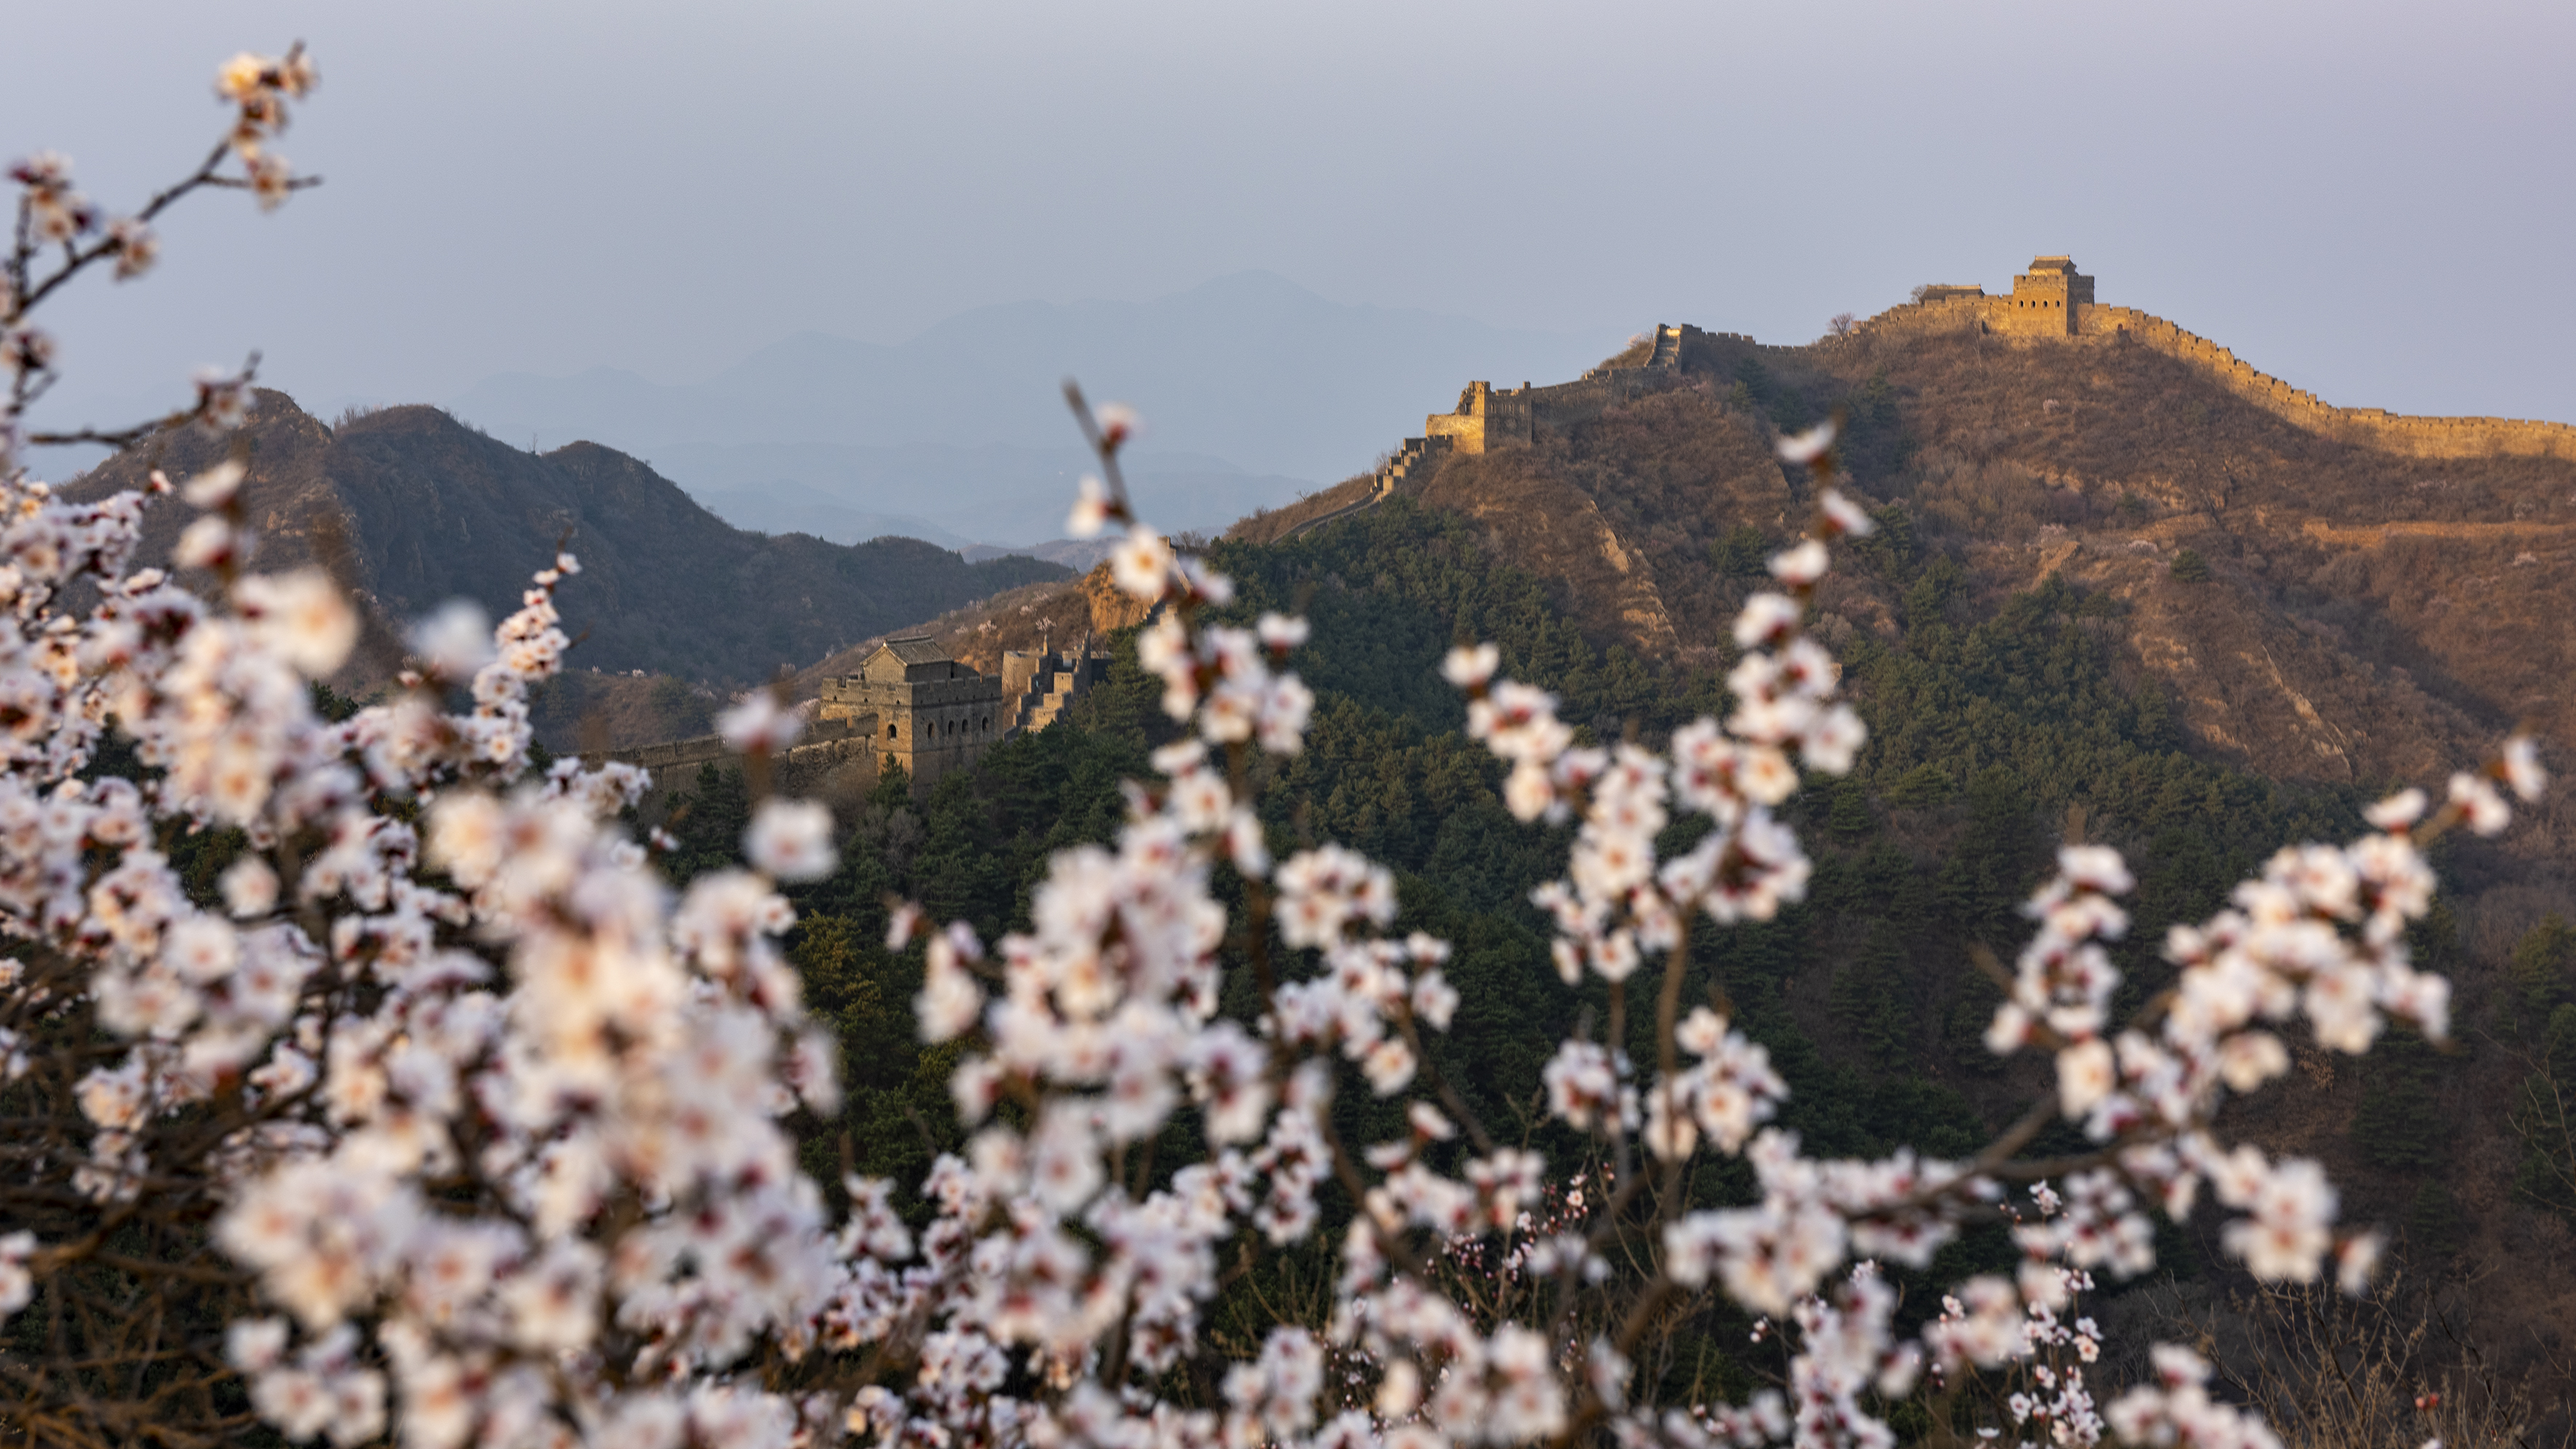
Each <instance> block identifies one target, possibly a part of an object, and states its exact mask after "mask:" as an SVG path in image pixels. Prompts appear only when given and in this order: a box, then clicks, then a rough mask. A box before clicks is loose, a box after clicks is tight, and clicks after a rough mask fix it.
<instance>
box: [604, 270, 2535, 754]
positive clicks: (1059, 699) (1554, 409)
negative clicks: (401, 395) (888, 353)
mask: <svg viewBox="0 0 2576 1449" xmlns="http://www.w3.org/2000/svg"><path fill="white" fill-rule="evenodd" d="M1962 332H1972V333H1976V334H1978V335H1981V336H1989V337H1995V338H1998V339H2001V340H2003V341H2005V342H2007V343H2009V344H2012V345H2017V346H2049V345H2059V346H2064V345H2074V346H2113V347H2120V346H2140V347H2147V348H2150V349H2153V350H2154V351H2156V352H2159V353H2162V354H2164V355H2165V356H2168V357H2172V358H2175V359H2178V360H2180V361H2182V362H2185V363H2188V364H2191V365H2192V366H2194V367H2196V368H2199V369H2200V370H2201V371H2203V372H2204V373H2206V374H2208V375H2209V376H2210V378H2211V379H2212V380H2214V381H2216V382H2217V383H2218V384H2219V385H2220V386H2222V387H2224V388H2226V389H2227V390H2228V391H2229V392H2231V393H2234V394H2235V395H2236V396H2238V397H2241V398H2243V399H2245V400H2247V401H2249V402H2251V403H2254V404H2255V405H2256V406H2258V407H2261V408H2264V409H2265V410H2267V411H2269V412H2271V413H2273V414H2274V415H2276V416H2278V417H2280V418H2282V419H2284V420H2286V421H2288V422H2290V423H2292V424H2295V425H2296V426H2299V427H2302V428H2305V429H2308V430H2309V431H2311V432H2315V433H2318V434H2321V435H2323V436H2327V437H2331V438H2335V439H2337V440H2340V441H2343V442H2347V443H2351V444H2354V445H2356V446H2360V447H2367V448H2373V449H2377V450H2380V451H2384V452H2390V453H2397V454H2401V455H2406V456H2411V457H2423V458H2466V457H2482V456H2489V455H2495V454H2504V455H2508V456H2521V457H2549V458H2561V459H2567V460H2571V461H2576V427H2571V426H2569V425H2568V424H2565V423H2555V422H2544V421H2534V420H2528V419H2522V418H2460V417H2417V416H2410V415H2406V414H2401V413H2391V412H2389V411H2387V410H2386V409H2384V408H2344V407H2336V406H2334V405H2333V404H2331V403H2327V402H2324V401H2322V400H2321V399H2319V398H2318V397H2317V396H2316V395H2315V394H2313V393H2309V392H2306V391H2303V390H2301V389H2299V388H2295V387H2292V386H2290V385H2289V384H2288V383H2286V382H2283V381H2282V380H2281V379H2279V378H2276V377H2272V376H2270V375H2269V374H2266V373H2263V372H2259V371H2257V370H2256V369H2254V368H2253V367H2251V366H2249V365H2248V364H2246V363H2245V362H2244V361H2242V360H2241V359H2239V358H2238V357H2237V356H2236V355H2235V354H2234V353H2233V352H2230V351H2229V350H2228V349H2226V348H2224V347H2221V346H2219V345H2218V344H2217V343H2215V342H2212V341H2210V340H2209V339H2207V338H2205V337H2201V336H2198V335H2197V334H2194V333H2192V332H2189V331H2186V330H2184V329H2183V328H2181V327H2178V326H2176V325H2174V324H2173V323H2171V322H2168V321H2166V320H2165V319H2163V318H2161V317H2157V316H2153V315H2151V314H2149V313H2146V312H2142V311H2139V310H2138V309H2136V308H2134V307H2113V306H2105V305H2103V304H2101V303H2099V302H2096V301H2095V300H2094V279H2093V278H2092V277H2089V276H2086V275H2085V274H2083V273H2082V272H2079V271H2077V270H2076V267H2075V262H2074V259H2073V258H2071V257H2065V256H2043V257H2038V258H2035V259H2033V260H2032V262H2031V264H2030V267H2029V269H2028V270H2027V271H2024V272H2022V273H2020V274H2018V275H2016V276H2015V277H2014V278H2013V282H2012V291H2011V292H2010V293H2009V294H2005V295H1990V294H1989V293H1987V291H1986V290H1985V288H1984V287H1983V286H1980V285H1958V284H1949V283H1935V284H1930V285H1926V286H1923V287H1918V288H1916V289H1915V296H1914V300H1912V301H1910V302H1904V303H1900V304H1898V305H1897V306H1894V307H1891V308H1889V309H1888V310H1886V311H1884V312H1881V313H1879V314H1878V315H1876V316H1874V317H1871V318H1869V319H1868V320H1867V321H1865V322H1861V323H1859V324H1857V325H1856V326H1852V327H1850V328H1849V329H1848V330H1847V331H1843V332H1839V333H1837V334H1836V335H1834V336H1829V337H1826V338H1823V339H1821V340H1820V341H1819V342H1817V343H1814V344H1810V345H1811V346H1815V347H1836V346H1850V345H1854V344H1856V343H1858V342H1862V341H1865V340H1867V339H1872V338H1903V337H1916V336H1929V335H1937V334H1948V333H1962ZM1637 343H1638V345H1637V346H1632V347H1631V348H1630V350H1629V353H1623V354H1622V355H1621V356H1620V357H1619V358H1618V359H1615V360H1613V361H1611V362H1608V363H1605V364H1603V365H1602V366H1600V367H1596V368H1593V369H1592V370H1591V371H1589V372H1586V373H1585V374H1584V375H1583V376H1582V377H1580V378H1578V379H1576V380H1575V381H1573V382H1566V383H1555V384H1550V385H1546V386H1533V385H1532V384H1530V383H1527V382H1524V383H1522V384H1521V385H1520V386H1519V387H1517V388H1497V387H1495V386H1493V385H1492V384H1491V383H1489V382H1483V381H1478V382H1471V383H1469V384H1468V385H1467V386H1466V387H1465V389H1463V390H1462V391H1461V392H1460V393H1459V397H1458V405H1457V406H1456V407H1455V408H1453V409H1452V410H1450V411H1449V412H1445V413H1434V414H1432V415H1430V416H1429V417H1428V418H1426V419H1425V420H1424V423H1423V432H1422V435H1421V436H1419V437H1414V438H1407V439H1405V440H1404V442H1403V444H1402V446H1400V447H1399V448H1397V449H1396V451H1395V452H1393V453H1392V454H1390V455H1389V456H1388V458H1387V460H1386V461H1385V462H1383V463H1381V464H1380V465H1379V466H1378V467H1377V468H1376V470H1375V471H1374V472H1372V473H1370V474H1368V475H1366V480H1365V483H1364V485H1363V486H1362V487H1361V488H1360V489H1359V490H1358V496H1357V497H1356V498H1354V499H1352V500H1351V501H1348V502H1345V503H1342V504H1340V505H1339V506H1336V507H1333V508H1331V509H1329V510H1327V511H1324V512H1320V513H1317V514H1314V515H1312V516H1310V517H1306V518H1303V519H1299V520H1297V521H1295V522H1294V523H1293V524H1290V525H1289V526H1288V527H1286V528H1285V529H1284V530H1281V531H1279V532H1277V533H1275V534H1273V535H1270V536H1272V537H1275V538H1278V539H1288V538H1295V537H1297V536H1298V535H1300V534H1303V533H1306V532H1308V531H1310V530H1312V529H1316V528H1320V527H1322V526H1323V525H1325V524H1327V523H1331V522H1333V521H1335V520H1337V519H1342V518H1346V517H1349V516H1351V515H1352V514H1355V513H1359V512H1362V511H1364V510H1367V509H1370V508H1374V507H1376V506H1377V505H1378V504H1380V503H1383V502H1384V501H1386V500H1387V499H1388V498H1391V497H1394V496H1395V495H1396V494H1397V493H1398V492H1399V491H1400V490H1402V489H1403V486H1404V485H1405V484H1406V483H1408V482H1411V481H1414V480H1416V479H1418V478H1427V477H1428V476H1429V475H1430V474H1432V473H1436V472H1437V471H1438V470H1439V465H1440V464H1441V463H1442V462H1443V461H1445V460H1446V459H1447V458H1449V457H1450V456H1452V455H1468V456H1472V455H1476V454H1481V453H1485V452H1489V451H1493V450H1496V449H1503V448H1513V447H1526V446H1528V445H1529V444H1530V443H1531V442H1533V441H1534V440H1535V438H1536V435H1537V431H1538V429H1540V428H1541V427H1546V428H1550V429H1557V430H1561V429H1565V428H1568V427H1571V426H1574V425H1576V424H1579V423H1581V422H1584V421H1586V420H1588V419H1590V418H1593V417H1596V416H1598V415H1599V414H1601V413H1602V412H1604V411H1606V410H1607V409H1609V408H1611V407H1614V406H1617V405H1618V404H1621V403H1624V402H1628V401H1630V400H1632V399H1635V398H1638V397H1642V396H1645V395H1647V394H1649V393H1654V392H1660V391H1663V390H1665V389H1668V388H1672V387H1677V386H1680V385H1682V383H1683V382H1684V380H1685V376H1686V374H1685V372H1684V368H1683V363H1684V359H1685V357H1686V355H1687V354H1689V353H1691V352H1693V351H1705V350H1707V349H1709V348H1723V349H1726V350H1728V351H1730V352H1734V353H1737V354H1752V355H1756V356H1758V355H1761V354H1774V355H1788V354H1798V353H1804V352H1806V351H1807V350H1808V348H1807V347H1804V346H1797V345H1787V346H1783V345H1777V344H1769V343H1761V342H1756V341H1755V340H1754V339H1752V338H1751V337H1747V336H1745V335H1743V334H1741V333H1733V332H1706V331H1702V330H1701V329H1700V328H1697V327H1693V326H1689V325H1681V326H1673V325H1661V326H1658V327H1657V328H1656V329H1655V331H1654V335H1653V336H1652V337H1651V338H1639V339H1638V340H1637ZM1639 347H1642V349H1643V350H1642V355H1640V356H1635V357H1634V358H1633V359H1632V358H1631V356H1630V354H1633V353H1636V352H1638V350H1639ZM1354 481H1358V480H1354ZM1344 486H1348V485H1344ZM1250 521H1251V520H1247V522H1250ZM1238 527H1241V525H1238ZM2307 527H2308V530H2309V532H2310V533H2311V534H2313V535H2315V536H2317V537H2318V538H2319V539H2320V540H2321V541H2331V542H2382V541H2385V540H2386V539H2387V538H2389V537H2392V536H2401V535H2404V536H2413V535H2419V534H2420V535H2423V536H2441V537H2451V536H2455V535H2456V536H2463V537H2466V536H2476V537H2481V538H2483V537H2486V536H2487V535H2488V533H2489V532H2492V533H2493V534H2494V535H2495V536H2497V537H2506V536H2515V535H2523V534H2530V533H2532V532H2533V531H2534V528H2533V526H2530V525H2523V524H2494V525H2486V524H2431V523H2425V524H2407V523H2395V524H2381V525H2372V526H2370V527H2367V528H2359V529H2336V528H2331V527H2329V526H2327V525H2325V524H2323V523H2320V522H2315V521H2311V522H2310V523H2309V524H2308V525H2307ZM2559 527H2562V526H2559V525H2551V526H2548V527H2547V528H2545V529H2543V530H2541V531H2550V530H2553V529H2556V528H2559ZM1107 667H1108V661H1107V657H1106V656H1105V655H1100V654H1094V653H1089V652H1084V653H1081V654H1075V653H1072V652H1062V653H1058V652H1056V651H1047V652H1045V653H1042V654H1041V653H1034V652H1033V653H1020V652H1013V653H1010V654H1006V655H1005V656H1004V657H1003V661H1002V673H1001V675H1000V676H998V677H996V676H990V675H984V674H980V673H978V672H977V671H975V670H974V669H972V668H969V667H967V666H965V665H962V664H960V663H958V662H956V661H955V660H953V659H951V658H950V657H949V655H948V653H947V651H946V650H945V649H943V648H941V647H939V646H938V645H936V644H935V643H933V642H932V641H931V640H929V639H928V638H926V637H923V636H917V635H916V636H908V637H904V638H897V639H889V640H887V641H886V642H885V643H884V644H882V645H880V646H879V647H878V649H877V650H876V652H874V653H873V654H871V655H869V656H868V658H867V659H866V660H865V661H864V662H863V663H862V664H861V666H860V668H859V670H858V672H856V673H854V674H850V675H847V676H841V677H836V678H833V679H828V680H826V681H825V682H824V684H823V689H822V698H821V699H820V700H819V701H818V707H817V710H816V717H815V718H814V720H813V721H812V722H811V727H810V728H809V729H808V730H807V732H806V733H805V735H804V736H803V738H802V739H801V740H800V741H799V743H798V744H797V746H796V747H795V748H794V749H792V750H790V751H789V752H788V753H787V755H786V756H785V757H784V758H782V759H781V760H780V761H778V762H777V764H778V766H779V768H780V770H781V771H782V782H786V781H795V782H799V783H801V784H802V785H803V786H804V787H805V788H808V789H809V790H811V791H813V792H814V793H825V789H824V787H826V786H837V787H841V788H847V787H849V786H851V785H853V784H855V783H866V782H873V781H874V780H875V779H876V777H877V772H878V770H879V769H880V768H882V767H883V766H884V765H886V764H900V765H901V766H902V767H903V768H904V770H905V771H906V772H907V773H908V774H909V775H910V776H911V778H912V779H913V780H914V781H915V782H916V783H917V784H924V785H926V784H928V783H929V782H930V781H932V780H935V779H937V778H938V777H939V776H941V775H943V774H946V773H948V772H949V771H952V770H955V769H959V768H962V767H964V766H965V765H967V764H970V763H971V762H972V761H974V760H975V759H976V758H978V757H980V756H981V755H982V754H983V753H984V751H986V750H987V749H990V748H991V747H992V746H993V745H995V744H998V743H1000V742H1001V741H1003V740H1005V739H1009V738H1011V737H1013V736H1015V735H1019V734H1023V733H1030V732H1034V731H1037V730H1041V729H1044V728H1046V726H1047V725H1049V724H1050V723H1052V722H1053V721H1054V720H1055V719H1056V718H1057V716H1058V715H1059V714H1061V713H1062V712H1063V710H1064V708H1065V706H1066V705H1067V704H1068V703H1070V702H1071V700H1072V699H1074V698H1075V697H1076V696H1078V695H1079V694H1081V693H1082V692H1083V691H1084V690H1086V689H1087V688H1088V687H1089V686H1090V685H1092V684H1093V683H1095V682H1097V681H1098V680H1100V679H1102V678H1105V677H1106V675H1107ZM605 757H606V758H615V759H619V760H624V761H626V762H628V763H631V764H637V765H642V766H645V767H646V768H648V769H651V770H653V771H654V772H655V774H656V776H657V777H658V778H657V781H656V788H657V790H662V789H668V788H671V786H672V785H673V784H675V783H676V782H677V780H678V778H679V774H678V772H679V771H682V770H685V769H687V768H688V767H691V766H697V765H703V764H707V763H714V762H721V761H723V760H726V759H728V758H731V755H730V753H729V752H728V751H727V750H726V748H725V746H724V743H723V741H722V740H720V739H718V738H717V737H715V736H713V735H708V736H703V737H701V738H698V739H691V740H679V741H674V742H672V743H669V744H660V745H648V746H645V747H643V748H640V749H632V750H622V751H616V752H614V753H613V754H610V755H607V756H605Z"/></svg>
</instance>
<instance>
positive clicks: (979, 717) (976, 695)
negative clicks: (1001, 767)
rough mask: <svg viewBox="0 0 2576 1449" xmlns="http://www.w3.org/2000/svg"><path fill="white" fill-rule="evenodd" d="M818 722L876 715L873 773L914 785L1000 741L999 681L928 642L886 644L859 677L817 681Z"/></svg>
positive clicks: (908, 639)
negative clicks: (892, 767) (894, 771)
mask: <svg viewBox="0 0 2576 1449" xmlns="http://www.w3.org/2000/svg"><path fill="white" fill-rule="evenodd" d="M817 713H818V716H819V717H820V718H822V719H825V720H855V719H857V718H859V717H860V716H862V715H871V714H872V715H874V716H876V724H875V733H876V749H877V759H878V761H879V768H880V769H882V768H883V767H884V766H885V765H888V764H899V765H901V766H903V768H904V772H905V773H906V774H909V775H910V776H911V777H912V778H913V781H914V782H915V783H917V784H927V783H929V782H930V781H932V780H936V779H938V778H939V777H940V776H941V775H944V774H946V773H948V772H949V771H951V770H955V769H959V768H962V767H964V766H966V765H969V764H972V763H973V762H974V761H975V760H976V759H977V758H978V757H980V756H981V755H982V754H983V753H984V751H986V750H988V749H990V748H992V746H993V745H994V744H995V743H997V742H999V741H1000V739H1001V738H1002V733H1003V731H1004V730H1005V729H1006V728H1007V727H1008V721H1006V720H1004V719H1003V718H1002V681H1001V680H1000V679H998V678H996V677H994V676H992V675H989V674H980V673H977V672H976V671H975V670H974V669H972V668H970V667H968V666H967V665H963V664H960V663H958V662H957V661H956V660H954V659H952V658H950V657H949V655H948V651H947V650H945V649H943V648H941V647H940V646H939V645H938V644H937V643H936V642H935V641H933V640H932V639H930V638H929V637H928V636H926V635H919V634H915V635H907V636H905V637H903V638H900V639H888V640H887V641H885V642H884V643H883V644H880V645H878V646H877V648H876V652H875V653H873V654H870V655H869V656H868V657H867V658H866V659H864V660H862V661H860V663H859V672H858V673H856V674H845V675H841V676H838V677H836V678H832V679H826V680H824V681H823V697H822V700H821V704H820V708H819V709H818V711H817Z"/></svg>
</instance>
